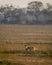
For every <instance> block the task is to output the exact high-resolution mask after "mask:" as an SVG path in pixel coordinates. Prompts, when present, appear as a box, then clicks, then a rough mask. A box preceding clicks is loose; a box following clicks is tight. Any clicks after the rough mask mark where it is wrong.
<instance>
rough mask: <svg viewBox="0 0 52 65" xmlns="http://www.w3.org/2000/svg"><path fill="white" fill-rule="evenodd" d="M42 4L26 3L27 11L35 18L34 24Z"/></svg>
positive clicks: (36, 2) (35, 2) (37, 2)
mask: <svg viewBox="0 0 52 65" xmlns="http://www.w3.org/2000/svg"><path fill="white" fill-rule="evenodd" d="M42 8H43V3H42V2H39V1H32V2H30V3H28V10H29V12H31V14H34V16H35V17H36V22H38V17H39V15H40V13H41V11H42Z"/></svg>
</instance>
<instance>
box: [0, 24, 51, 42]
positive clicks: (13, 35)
mask: <svg viewBox="0 0 52 65" xmlns="http://www.w3.org/2000/svg"><path fill="white" fill-rule="evenodd" d="M0 41H7V42H9V41H10V42H16V43H21V42H22V43H23V42H24V43H25V42H42V43H43V42H48V43H49V42H52V26H51V25H48V26H46V25H38V26H37V25H35V26H31V25H29V26H28V25H21V26H20V25H0Z"/></svg>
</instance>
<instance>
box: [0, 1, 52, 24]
mask: <svg viewBox="0 0 52 65" xmlns="http://www.w3.org/2000/svg"><path fill="white" fill-rule="evenodd" d="M0 24H25V25H26V24H28V25H30V24H33V25H34V24H52V5H51V4H50V3H46V7H44V4H43V3H42V2H40V1H32V2H30V3H28V7H26V8H15V7H14V6H12V5H10V6H9V5H6V6H1V7H0Z"/></svg>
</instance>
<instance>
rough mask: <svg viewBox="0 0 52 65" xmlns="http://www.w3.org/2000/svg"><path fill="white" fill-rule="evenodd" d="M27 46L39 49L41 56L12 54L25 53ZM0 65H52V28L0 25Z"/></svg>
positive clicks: (36, 54) (37, 54)
mask: <svg viewBox="0 0 52 65" xmlns="http://www.w3.org/2000/svg"><path fill="white" fill-rule="evenodd" d="M41 43H42V44H41ZM25 45H27V46H32V47H35V48H37V50H38V51H41V53H40V56H39V52H38V53H36V52H35V55H24V54H22V53H20V54H18V53H17V52H16V53H11V52H12V51H24V50H25ZM10 51H11V52H10ZM42 51H45V52H46V53H47V51H48V52H50V51H51V53H50V54H51V56H50V55H49V53H48V55H49V56H44V55H45V54H43V56H42ZM2 52H4V53H2ZM6 52H7V53H6ZM8 52H9V53H8ZM0 65H52V26H50V25H49V26H47V25H44V26H42V25H41V26H40V25H39V26H36V25H35V26H30V25H29V26H28V25H25V26H24V25H23V26H22V25H21V26H19V25H0Z"/></svg>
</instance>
